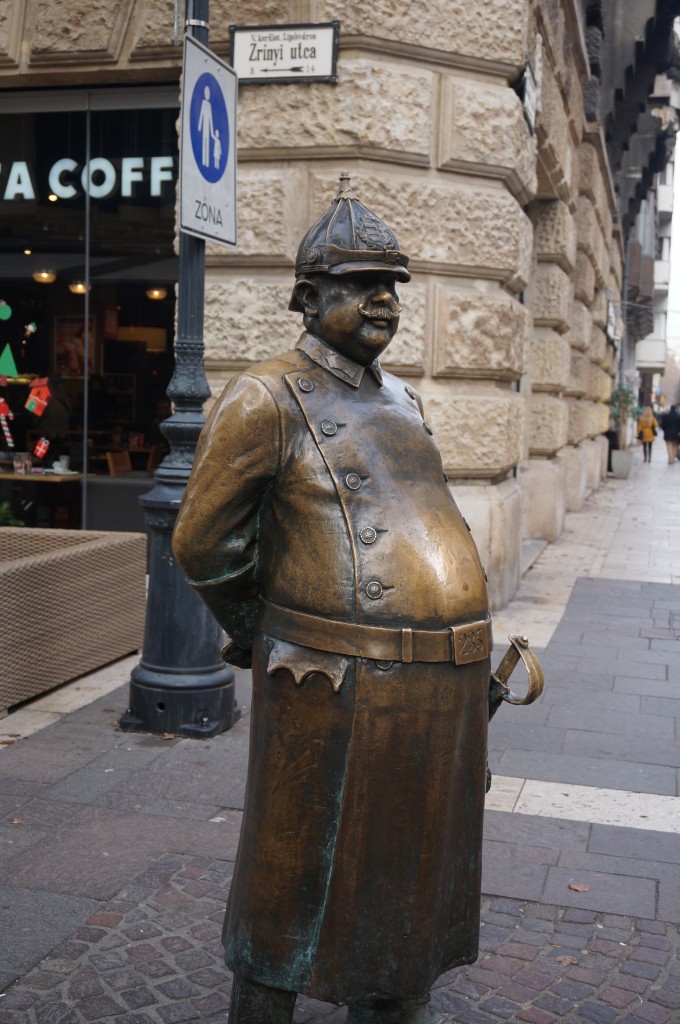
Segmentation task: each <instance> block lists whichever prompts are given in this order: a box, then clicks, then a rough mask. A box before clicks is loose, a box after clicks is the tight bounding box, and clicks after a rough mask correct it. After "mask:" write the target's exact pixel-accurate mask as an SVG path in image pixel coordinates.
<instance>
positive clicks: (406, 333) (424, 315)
mask: <svg viewBox="0 0 680 1024" xmlns="http://www.w3.org/2000/svg"><path fill="white" fill-rule="evenodd" d="M399 302H400V305H401V306H402V308H403V310H404V312H403V313H402V314H401V317H400V318H399V330H398V331H397V333H396V334H395V336H394V338H393V340H392V341H391V342H390V346H389V348H388V349H386V351H385V352H384V354H383V356H382V358H381V360H380V362H381V363H382V365H383V366H384V367H385V369H386V370H392V371H393V372H394V373H406V374H420V373H422V372H423V367H424V362H425V344H426V340H425V339H426V337H427V329H428V321H430V320H431V317H429V316H428V306H427V286H426V285H424V284H414V283H413V282H411V283H410V284H405V285H402V286H401V287H400V290H399Z"/></svg>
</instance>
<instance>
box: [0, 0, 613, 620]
mask: <svg viewBox="0 0 680 1024" xmlns="http://www.w3.org/2000/svg"><path fill="white" fill-rule="evenodd" d="M175 15H176V4H175V2H174V0H135V2H132V0H68V2H66V0H63V2H59V0H50V2H47V0H14V2H12V0H8V2H6V3H4V4H2V5H0V88H2V89H3V90H6V89H12V90H17V89H26V88H31V89H40V88H53V87H69V88H78V87H81V86H83V85H85V84H93V83H99V84H106V85H109V86H111V87H112V88H114V87H116V86H124V85H130V84H132V83H136V84H140V85H141V84H150V83H159V82H174V81H177V79H178V76H179V71H180V63H181V48H180V47H178V46H176V45H173V42H172V36H173V31H174V28H175ZM334 19H337V20H338V21H339V22H340V26H341V28H340V49H339V62H338V82H337V84H327V83H315V84H302V83H300V84H295V85H283V84H278V85H268V86H261V85H260V86H256V85H250V86H249V85H243V86H241V87H240V89H239V107H238V146H239V152H238V200H239V224H238V238H239V241H238V246H237V247H236V248H235V249H233V250H231V249H226V248H221V247H218V246H216V245H212V244H208V246H207V249H206V260H207V270H206V307H205V365H206V372H207V375H208V378H209V381H210V384H211V387H212V389H213V392H215V393H217V392H218V391H219V390H220V389H221V387H222V386H223V385H224V383H225V381H226V380H227V379H228V377H229V376H230V375H231V374H232V373H234V372H235V371H237V370H239V369H241V368H243V367H247V366H248V365H249V363H251V362H252V361H255V360H259V359H262V358H264V357H267V356H270V355H272V354H274V353H276V352H279V351H282V350H285V349H286V348H287V347H290V346H291V345H292V344H293V343H294V342H295V340H296V338H297V335H298V332H299V330H300V318H299V316H297V315H295V314H293V313H289V312H287V306H288V300H289V296H290V291H291V287H292V283H293V265H294V258H295V251H296V248H297V244H298V241H299V239H300V238H301V236H302V235H303V233H304V231H305V230H306V229H307V227H308V226H309V225H310V224H311V223H312V222H313V221H314V220H315V219H316V218H317V217H318V216H319V215H320V214H321V212H323V211H324V210H325V209H326V207H327V206H328V203H329V201H330V199H331V198H332V196H333V195H334V193H335V189H336V184H337V179H338V176H339V174H340V172H341V170H345V169H347V170H348V171H349V172H350V174H351V177H352V184H353V187H354V188H355V190H356V192H357V194H358V195H359V197H360V198H361V200H362V201H363V202H365V203H366V204H367V205H368V206H370V207H371V208H372V209H374V210H375V211H376V212H377V213H379V214H380V216H382V217H383V218H384V219H385V220H386V221H387V222H388V223H389V224H390V226H391V227H392V228H393V229H394V231H395V233H396V235H397V237H398V239H399V242H400V244H401V246H402V248H403V249H404V251H406V252H407V253H408V254H409V255H410V257H411V264H410V266H411V269H412V270H413V280H412V282H411V283H410V284H409V285H407V286H403V288H402V289H401V300H402V304H403V306H404V313H403V315H402V322H401V327H400V331H399V333H398V335H397V337H396V339H395V341H394V343H393V345H392V346H391V348H390V349H389V350H388V352H387V353H386V358H385V360H384V362H385V363H386V365H387V368H388V369H390V370H394V371H395V372H397V373H399V374H400V375H402V376H404V377H406V378H408V379H409V381H410V382H411V383H412V384H414V385H415V386H416V387H417V388H418V390H419V391H420V392H421V394H422V396H423V400H424V404H425V409H426V415H427V419H428V422H429V423H430V424H431V425H432V427H433V429H434V431H435V436H436V437H437V439H438V441H439V444H440V447H441V450H442V457H443V461H444V466H445V470H446V472H447V474H448V476H449V478H450V485H451V488H452V491H453V493H454V495H455V498H456V501H457V502H458V504H459V506H460V507H461V510H462V511H463V513H464V515H465V516H466V518H467V519H468V521H469V522H470V524H471V527H472V529H473V533H474V535H475V539H476V541H477V543H478V545H479V548H480V551H481V553H482V558H483V561H484V562H485V565H486V568H487V572H488V576H489V586H490V591H491V598H492V603H493V605H494V606H495V607H500V606H502V605H503V604H504V603H505V602H507V600H509V598H510V597H511V596H512V594H513V593H514V591H515V590H516V588H517V586H518V582H519V579H520V572H521V566H522V547H523V542H524V541H526V540H527V539H543V540H547V541H550V540H554V539H555V538H556V537H557V536H558V535H559V534H560V532H561V530H562V528H563V523H564V516H565V512H566V511H577V510H578V509H579V508H580V507H581V505H582V503H583V501H584V498H585V496H586V494H587V493H588V492H589V490H591V489H593V488H597V487H598V486H599V485H600V483H601V481H602V480H603V479H604V477H605V476H606V466H607V445H606V441H605V439H604V437H603V433H604V431H606V429H607V426H608V420H609V416H608V407H607V405H606V404H605V403H606V400H607V397H608V395H609V393H610V390H611V386H612V376H613V373H614V368H615V350H614V347H613V346H612V343H611V340H610V339H609V338H608V335H607V333H606V331H607V318H608V308H609V302H610V301H611V299H612V298H613V297H614V298H616V297H620V295H621V288H622V277H623V245H622V239H621V235H620V232H619V229H618V227H617V222H618V217H617V198H616V194H615V191H614V186H613V178H612V168H611V166H610V162H609V159H608V154H607V146H606V142H605V136H604V132H603V129H602V127H601V125H600V124H599V123H598V121H597V120H593V119H590V120H588V119H587V118H586V116H585V113H584V91H583V90H584V86H588V83H592V81H593V72H592V53H591V54H590V55H589V53H588V47H587V39H586V35H587V30H588V26H587V24H586V18H585V15H584V13H583V12H582V10H581V8H580V5H579V4H578V3H577V2H574V0H487V2H486V3H485V4H484V5H481V6H480V5H478V4H471V3H466V2H463V0H427V2H425V0H416V2H412V3H407V4H394V3H391V2H388V0H269V2H257V0H230V2H229V3H227V2H226V0H211V2H210V46H211V48H212V49H213V50H214V51H215V52H216V53H218V54H220V55H222V56H224V57H227V56H228V52H229V33H228V26H229V24H230V23H236V24H244V25H251V24H263V23H304V22H326V21H331V20H334ZM527 63H528V64H529V65H530V67H531V70H532V72H533V77H534V78H535V81H536V87H537V88H536V115H535V124H534V125H533V126H530V124H529V121H528V118H527V116H525V110H524V107H523V102H522V91H523V89H522V83H523V81H524V79H523V75H524V72H525V67H526V65H527Z"/></svg>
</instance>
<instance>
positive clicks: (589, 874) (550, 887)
mask: <svg viewBox="0 0 680 1024" xmlns="http://www.w3.org/2000/svg"><path fill="white" fill-rule="evenodd" d="M573 881H579V882H582V883H584V884H586V885H588V886H589V890H588V892H574V891H573V890H572V889H570V888H569V883H570V882H573ZM542 898H543V899H545V900H547V901H548V902H550V903H560V904H562V905H564V904H566V905H567V906H575V907H578V908H584V909H586V910H599V911H614V912H615V911H617V910H619V909H621V910H624V909H627V910H628V911H629V912H630V913H631V914H634V915H635V916H640V917H642V916H644V917H650V916H653V915H654V913H655V910H656V886H655V884H654V882H652V881H651V880H650V879H646V878H626V877H625V876H622V875H605V874H604V873H603V872H595V871H583V872H580V873H579V878H578V879H575V878H574V877H573V873H572V872H570V871H566V870H565V869H564V868H553V867H551V868H548V876H547V880H546V883H545V887H544V889H543V893H542Z"/></svg>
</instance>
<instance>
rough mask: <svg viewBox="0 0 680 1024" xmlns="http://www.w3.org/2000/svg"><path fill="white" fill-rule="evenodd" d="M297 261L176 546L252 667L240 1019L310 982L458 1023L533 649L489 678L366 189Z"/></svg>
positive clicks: (280, 1017) (400, 278) (236, 929)
mask: <svg viewBox="0 0 680 1024" xmlns="http://www.w3.org/2000/svg"><path fill="white" fill-rule="evenodd" d="M295 270H296V282H295V287H294V289H293V294H292V298H291V302H290V308H291V309H292V310H295V311H297V312H300V313H302V314H303V320H304V328H305V329H304V332H303V334H302V336H301V338H300V340H299V341H298V344H297V346H296V348H295V349H294V350H293V351H290V352H286V353H285V354H283V355H281V356H278V357H276V358H274V359H269V360H267V361H266V362H263V363H260V364H259V365H256V366H253V367H251V368H250V369H248V370H247V371H246V372H244V373H242V374H241V375H240V376H238V377H236V378H235V379H233V380H232V381H231V382H230V383H229V385H228V386H227V388H226V389H225V391H224V393H223V394H222V396H221V398H220V399H219V401H218V402H217V403H216V405H215V406H214V408H213V409H212V411H211V413H210V416H209V417H208V420H207V422H206V424H205V427H204V430H203V433H202V435H201V439H200V441H199V445H198V450H197V452H196V459H195V462H194V468H193V472H192V475H191V479H190V481H189V484H188V486H187V489H186V494H185V496H184V500H183V502H182V506H181V509H180V513H179V518H178V521H177V526H176V530H175V536H174V550H175V554H176V557H177V560H178V562H179V563H180V565H181V566H182V568H183V569H184V571H185V572H186V574H187V577H188V580H189V582H190V584H191V585H192V586H193V587H195V588H196V590H197V592H198V593H199V594H200V596H201V597H202V598H203V600H204V601H205V602H206V604H207V605H208V607H209V608H210V610H211V611H212V613H213V614H214V615H215V617H216V619H217V620H218V622H219V623H220V625H221V626H222V627H223V628H224V629H225V631H226V632H227V633H228V634H229V637H230V638H231V643H230V644H229V645H228V646H227V648H225V652H224V653H225V658H226V660H227V661H229V662H231V663H232V664H234V665H239V666H247V665H249V664H251V663H252V670H253V698H252V712H251V716H252V717H251V733H250V761H249V768H248V786H247V794H246V802H245V809H244V817H243V827H242V833H241V841H240V846H239V850H238V855H237V859H236V865H235V870H234V878H233V882H232V887H231V893H230V897H229V903H228V907H227V914H226V919H225V925H224V935H223V939H224V945H225V950H226V961H227V964H228V965H229V967H231V969H232V970H233V972H234V987H233V993H232V1005H231V1016H230V1020H231V1022H232V1024H245V1022H248V1024H288V1022H289V1021H290V1020H292V1014H293V1008H294V1003H295V997H296V993H298V992H303V993H306V994H308V995H311V996H313V997H315V998H318V999H322V1000H326V1001H329V1002H333V1003H337V1004H345V1003H346V1004H348V1006H349V1011H348V1020H349V1021H350V1022H352V1024H424V1022H436V1021H444V1020H448V1019H450V1018H447V1017H445V1016H444V1015H442V1014H438V1013H435V1012H434V1011H432V1010H431V1009H430V1008H429V1007H428V1005H427V1004H428V1000H429V992H430V988H431V986H432V983H433V982H434V981H435V979H436V978H437V977H438V976H439V975H440V974H442V973H443V972H444V971H448V970H449V969H450V968H452V967H455V966H457V965H460V964H467V963H471V962H472V961H474V960H475V958H476V957H477V949H478V930H479V907H480V875H481V847H482V817H483V810H484V794H485V782H486V740H487V724H488V719H489V714H490V711H491V712H493V710H495V708H496V706H498V704H499V702H500V700H501V699H509V700H513V701H514V702H516V703H523V702H525V701H523V700H521V699H520V698H516V697H515V696H514V694H512V693H511V692H510V690H509V689H508V687H507V685H506V679H507V676H508V675H509V672H510V671H511V669H512V666H514V664H515V663H516V661H517V660H518V658H519V657H520V656H521V657H522V658H523V659H524V660H525V663H527V661H529V662H530V656H531V652H529V651H528V650H527V646H526V641H525V640H524V638H514V639H513V642H514V644H515V646H514V648H511V651H510V652H509V655H506V658H505V659H504V663H503V664H504V666H505V669H504V671H503V672H500V671H499V675H498V676H497V677H495V678H494V677H492V676H491V668H490V660H489V658H490V653H491V647H492V640H491V622H490V617H489V611H488V601H487V591H486V583H485V576H484V571H483V569H482V566H481V564H480V561H479V557H478V554H477V549H476V547H475V544H474V541H473V540H472V537H471V535H470V531H469V529H468V527H467V525H466V523H465V521H464V520H463V518H462V517H461V515H460V512H459V511H458V508H457V507H456V504H455V502H454V500H453V498H452V497H451V493H450V490H449V487H448V485H447V480H446V476H445V475H444V470H443V466H442V461H441V457H440V454H439V450H438V448H437V445H436V443H435V440H434V438H433V436H432V431H431V430H430V428H429V426H428V424H427V422H426V421H425V419H424V418H423V407H422V403H421V400H420V397H419V396H418V394H417V392H416V391H415V390H414V389H413V388H412V387H411V386H410V385H408V384H404V383H403V381H401V380H399V379H398V378H397V377H394V376H393V375H392V374H389V373H386V372H384V371H383V370H382V369H381V367H380V362H379V358H380V356H381V354H382V353H383V351H384V350H385V349H386V348H387V346H388V344H389V343H390V340H391V339H392V337H393V336H394V333H395V331H396V330H397V325H398V323H399V314H400V312H401V309H400V306H399V301H398V297H397V290H396V289H397V284H398V283H400V282H406V281H408V280H409V279H410V274H409V271H408V258H407V257H406V256H405V255H404V253H403V252H401V250H400V249H399V244H398V242H397V240H396V238H395V237H394V234H393V233H392V231H391V230H390V229H389V228H388V227H387V225H386V224H385V223H384V222H383V221H382V220H381V219H380V218H379V217H377V216H376V215H375V214H374V213H372V212H371V211H370V210H369V209H368V208H367V207H366V206H364V205H363V204H362V203H361V202H359V200H358V199H357V198H356V196H355V194H354V192H353V191H352V190H351V188H350V183H349V178H348V177H347V176H346V175H343V176H342V177H341V179H340V190H339V192H338V194H337V196H336V197H335V199H334V201H333V203H332V204H331V206H330V208H329V209H328V211H327V212H326V213H325V214H324V215H323V217H321V219H320V220H319V221H318V222H317V223H316V224H315V225H314V226H313V227H312V228H311V229H310V230H309V232H308V233H307V235H306V236H305V238H304V239H303V241H302V243H301V245H300V248H299V251H298V256H297V262H296V267H295ZM509 657H510V661H511V662H512V664H511V665H510V663H509V662H508V658H509ZM528 667H529V668H530V670H531V671H533V676H534V678H533V679H532V687H531V689H532V694H531V697H533V696H534V695H535V693H536V692H537V689H538V687H537V684H536V682H535V676H536V669H535V666H532V664H529V665H528ZM539 671H540V670H539ZM529 699H531V698H530V697H529V696H528V697H527V698H526V699H525V700H526V701H528V700H529Z"/></svg>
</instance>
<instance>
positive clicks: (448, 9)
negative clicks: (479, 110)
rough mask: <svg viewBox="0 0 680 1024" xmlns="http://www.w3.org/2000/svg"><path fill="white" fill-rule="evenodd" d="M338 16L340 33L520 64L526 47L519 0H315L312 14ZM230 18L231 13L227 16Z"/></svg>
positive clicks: (322, 18)
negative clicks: (479, 4) (480, 3)
mask: <svg viewBox="0 0 680 1024" xmlns="http://www.w3.org/2000/svg"><path fill="white" fill-rule="evenodd" d="M334 18H337V19H338V20H339V21H340V23H341V25H342V34H343V37H346V36H349V35H361V36H367V37H369V38H372V39H376V40H379V39H381V38H384V39H389V41H390V42H397V43H407V44H411V45H413V46H422V47H425V48H426V49H428V50H430V49H433V50H437V51H438V52H439V53H441V52H442V51H445V52H446V53H447V54H451V55H452V57H453V56H462V57H468V58H469V57H473V58H475V59H477V60H479V61H493V62H500V63H502V64H512V65H514V66H515V67H518V68H519V67H521V65H522V64H523V63H524V57H525V54H526V50H527V7H526V4H525V3H524V0H488V2H487V3H486V4H485V6H484V17H480V15H479V9H478V8H476V7H475V5H474V4H469V3H467V2H466V0H432V2H431V3H427V4H394V3H393V2H392V0H372V2H371V3H370V4H362V3H356V0H317V2H316V5H315V20H317V21H331V20H332V19H334ZM232 20H233V19H232Z"/></svg>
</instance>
